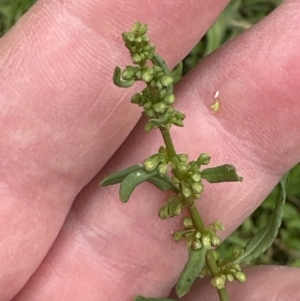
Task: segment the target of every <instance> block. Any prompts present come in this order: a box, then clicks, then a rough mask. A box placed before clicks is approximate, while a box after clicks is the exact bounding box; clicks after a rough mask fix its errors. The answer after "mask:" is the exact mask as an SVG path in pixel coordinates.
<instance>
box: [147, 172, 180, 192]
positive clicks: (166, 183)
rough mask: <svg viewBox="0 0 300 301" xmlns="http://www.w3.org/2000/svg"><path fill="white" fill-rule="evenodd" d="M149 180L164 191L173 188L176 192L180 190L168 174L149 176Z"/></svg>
mask: <svg viewBox="0 0 300 301" xmlns="http://www.w3.org/2000/svg"><path fill="white" fill-rule="evenodd" d="M147 181H148V182H149V183H151V184H152V185H154V186H156V187H157V188H159V189H160V190H162V191H168V190H172V191H174V192H179V190H178V189H177V188H176V187H175V186H174V185H173V183H172V181H171V179H170V177H169V176H167V175H164V176H160V175H155V176H153V177H151V178H149V179H148V180H147Z"/></svg>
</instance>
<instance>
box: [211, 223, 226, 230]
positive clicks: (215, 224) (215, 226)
mask: <svg viewBox="0 0 300 301" xmlns="http://www.w3.org/2000/svg"><path fill="white" fill-rule="evenodd" d="M213 228H214V229H215V231H224V230H225V227H224V225H223V224H222V223H221V222H219V221H217V222H214V223H213Z"/></svg>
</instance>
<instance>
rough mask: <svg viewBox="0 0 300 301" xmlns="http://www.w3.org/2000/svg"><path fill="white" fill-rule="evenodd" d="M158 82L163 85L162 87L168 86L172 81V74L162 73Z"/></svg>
mask: <svg viewBox="0 0 300 301" xmlns="http://www.w3.org/2000/svg"><path fill="white" fill-rule="evenodd" d="M159 81H160V83H161V84H162V85H163V87H168V86H170V85H171V84H172V83H173V82H174V79H173V76H170V75H163V76H162V77H161V78H160V79H159Z"/></svg>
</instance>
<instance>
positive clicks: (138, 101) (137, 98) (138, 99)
mask: <svg viewBox="0 0 300 301" xmlns="http://www.w3.org/2000/svg"><path fill="white" fill-rule="evenodd" d="M142 99H143V96H142V95H141V94H140V93H136V94H134V95H133V96H132V97H131V102H132V103H135V104H138V105H140V104H141V102H142Z"/></svg>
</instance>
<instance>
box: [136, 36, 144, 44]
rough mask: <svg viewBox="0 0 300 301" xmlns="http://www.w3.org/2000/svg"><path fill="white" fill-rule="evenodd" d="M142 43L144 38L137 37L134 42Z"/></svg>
mask: <svg viewBox="0 0 300 301" xmlns="http://www.w3.org/2000/svg"><path fill="white" fill-rule="evenodd" d="M142 41H143V39H142V37H136V38H135V40H134V42H135V43H137V44H140V43H142Z"/></svg>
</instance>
